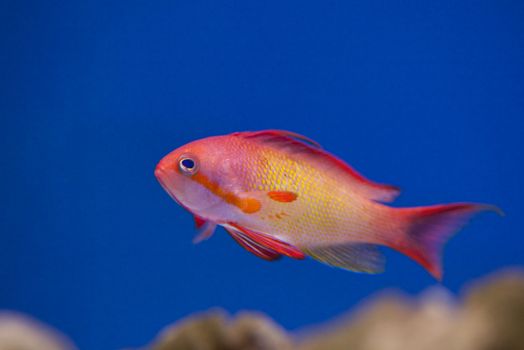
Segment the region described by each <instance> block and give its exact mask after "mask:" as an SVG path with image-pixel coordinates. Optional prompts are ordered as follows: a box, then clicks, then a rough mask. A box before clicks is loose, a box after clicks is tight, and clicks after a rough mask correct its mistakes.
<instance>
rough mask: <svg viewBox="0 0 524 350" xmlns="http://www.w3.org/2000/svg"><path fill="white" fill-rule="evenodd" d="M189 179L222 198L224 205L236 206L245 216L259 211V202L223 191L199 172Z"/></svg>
mask: <svg viewBox="0 0 524 350" xmlns="http://www.w3.org/2000/svg"><path fill="white" fill-rule="evenodd" d="M191 179H192V180H193V181H196V182H198V183H199V184H201V185H202V186H204V187H205V188H207V189H208V190H209V191H210V192H212V193H213V194H215V195H216V196H218V197H220V198H222V199H223V200H224V201H225V202H226V203H229V204H232V205H234V206H236V207H237V208H239V209H240V210H242V211H243V212H244V213H246V214H252V213H256V212H257V211H259V210H260V208H261V206H262V205H261V204H260V202H259V201H258V200H256V199H254V198H241V197H239V196H237V195H236V194H234V193H233V192H229V191H227V190H224V189H223V188H222V187H220V185H219V184H217V183H216V182H213V181H211V180H210V179H209V178H208V177H207V176H205V175H203V174H202V173H201V172H200V173H196V174H195V175H193V176H192V177H191Z"/></svg>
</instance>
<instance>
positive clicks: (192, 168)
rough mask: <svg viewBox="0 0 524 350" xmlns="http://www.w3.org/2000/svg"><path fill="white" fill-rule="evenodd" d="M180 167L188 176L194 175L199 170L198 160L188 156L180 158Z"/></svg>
mask: <svg viewBox="0 0 524 350" xmlns="http://www.w3.org/2000/svg"><path fill="white" fill-rule="evenodd" d="M178 167H179V168H180V171H181V172H182V173H184V174H186V175H193V174H194V173H196V172H197V170H198V166H197V162H196V160H195V159H194V158H191V157H187V156H185V157H182V158H180V160H179V161H178Z"/></svg>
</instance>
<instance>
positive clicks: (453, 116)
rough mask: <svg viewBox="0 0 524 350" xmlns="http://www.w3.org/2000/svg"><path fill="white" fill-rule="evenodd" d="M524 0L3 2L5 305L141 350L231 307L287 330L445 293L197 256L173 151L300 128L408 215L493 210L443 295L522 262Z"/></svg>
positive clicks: (1, 273)
mask: <svg viewBox="0 0 524 350" xmlns="http://www.w3.org/2000/svg"><path fill="white" fill-rule="evenodd" d="M523 18H524V3H523V2H521V1H504V2H498V1H476V2H473V1H471V2H470V1H444V2H434V1H427V2H424V1H411V2H402V3H396V2H392V1H361V2H356V1H322V2H315V3H313V2H311V3H308V2H304V1H287V2H284V1H263V2H254V1H252V2H249V1H233V2H216V1H184V2H183V1H167V0H166V1H155V2H150V1H120V2H106V1H89V2H75V1H72V2H59V1H45V2H31V1H29V2H22V1H2V2H1V3H0V19H1V20H0V26H1V31H0V33H1V47H0V49H1V51H0V63H1V68H0V69H1V72H2V73H1V79H0V89H1V90H0V133H1V137H0V147H1V148H0V149H1V150H2V151H1V155H2V161H1V164H2V166H1V175H0V176H1V181H0V193H1V197H0V198H2V205H1V210H0V308H1V309H6V308H7V309H14V310H19V311H22V312H25V313H28V314H31V315H33V316H35V317H37V318H39V319H41V320H43V321H44V322H47V323H50V324H51V325H53V326H55V327H57V328H59V329H61V330H62V331H64V332H65V333H66V334H68V335H69V336H70V337H71V338H72V339H73V340H74V341H75V342H76V343H77V344H78V345H79V346H80V347H81V348H82V349H114V348H119V347H124V346H139V345H143V344H145V343H146V342H147V341H148V340H150V339H151V338H152V337H153V336H154V335H155V334H156V333H157V331H158V330H159V329H160V328H162V327H164V326H165V325H167V324H168V323H170V322H172V321H174V320H177V319H179V318H181V317H184V316H186V315H188V314H190V313H192V312H194V311H197V310H206V309H208V308H210V307H214V306H220V307H223V308H225V309H227V310H229V311H231V312H235V311H237V310H240V309H255V310H260V311H263V312H266V313H268V314H269V315H270V316H271V317H273V318H275V319H276V320H277V321H278V322H280V323H282V324H283V325H284V326H285V327H286V328H288V329H297V328H300V327H301V326H304V325H310V324H313V323H317V322H321V321H324V320H327V319H329V318H331V317H333V316H336V315H338V314H340V313H342V312H344V311H346V310H347V309H349V308H351V307H353V306H354V305H356V304H357V303H359V302H360V301H361V300H363V299H365V298H366V297H368V296H369V295H371V294H373V293H374V292H376V291H378V290H382V289H383V288H390V287H398V288H401V289H403V290H405V291H406V292H408V293H417V292H418V291H420V290H423V289H424V288H426V287H428V286H431V285H433V284H435V283H436V282H435V281H434V280H433V279H432V278H431V277H430V276H429V275H428V274H427V273H426V272H425V271H423V269H422V268H421V267H419V266H418V265H417V264H415V263H414V262H412V261H411V260H409V259H408V258H406V257H404V256H401V255H400V254H396V253H394V252H388V253H387V257H388V266H387V270H386V272H385V273H384V274H382V275H376V276H368V275H361V274H354V273H350V272H345V271H342V270H338V269H331V268H329V267H327V266H325V265H322V264H319V263H316V262H314V261H311V260H307V261H301V262H297V261H291V260H289V259H284V260H282V261H280V262H277V263H268V262H265V261H262V260H259V259H257V258H256V257H254V256H252V255H251V254H249V253H247V252H245V251H244V250H242V249H241V248H240V247H239V246H238V245H237V244H235V243H234V242H233V241H232V239H231V238H230V237H227V235H226V234H225V232H224V231H222V230H220V231H219V232H218V233H217V234H216V235H215V237H213V238H212V239H211V240H209V241H207V242H205V243H202V244H201V245H198V246H193V245H192V244H191V239H192V237H193V234H194V230H193V223H192V219H191V216H190V215H189V214H188V213H186V212H185V211H184V210H183V209H182V208H180V207H179V206H177V205H176V203H174V202H173V201H172V200H171V199H170V198H169V197H168V195H167V194H166V193H165V192H164V191H163V190H162V188H161V187H160V186H159V185H158V183H157V182H156V179H155V178H154V176H153V169H154V166H155V164H156V162H157V161H158V160H159V159H160V158H161V157H162V156H163V155H165V154H166V153H167V152H169V151H171V150H172V149H174V148H176V147H178V146H180V145H182V144H184V143H186V142H188V141H191V140H194V139H198V138H201V137H206V136H210V135H216V134H224V133H230V132H233V131H241V130H258V129H265V128H279V129H289V130H293V131H296V132H300V133H302V134H305V135H307V136H309V137H311V138H313V139H315V140H317V141H318V142H320V143H321V144H322V145H323V146H324V147H325V148H326V149H327V150H329V151H331V152H333V153H335V154H337V155H338V156H340V157H341V158H343V159H345V160H347V161H348V162H349V163H350V164H352V165H353V166H354V167H355V168H356V169H358V170H359V171H361V172H362V173H363V174H365V175H366V176H368V177H370V178H371V179H374V180H376V181H380V182H385V183H391V184H395V185H398V186H400V187H402V189H403V193H402V195H401V196H400V197H399V198H398V200H397V201H396V202H395V205H398V206H413V205H427V204H434V203H440V202H452V201H479V202H487V203H493V204H496V205H498V206H500V207H501V208H503V209H504V210H505V212H506V214H507V216H506V217H504V218H500V217H498V216H496V215H495V214H492V213H486V214H482V215H480V216H478V217H477V218H475V219H474V220H473V221H472V223H471V224H470V225H469V226H468V227H467V228H465V229H464V230H463V231H462V232H461V233H460V234H458V235H457V236H456V237H455V238H453V239H452V240H451V241H450V243H449V244H448V246H447V248H446V250H445V259H444V264H445V278H444V285H445V286H446V287H448V288H450V290H452V291H455V292H456V291H459V290H460V289H461V288H462V286H464V285H467V284H468V282H469V281H471V280H472V279H475V278H478V277H480V276H483V275H485V274H488V273H490V272H493V271H496V270H498V269H500V268H502V267H505V266H508V265H523V264H524V235H523V233H522V232H523V227H524V220H523V214H522V213H523V210H524V205H523V201H522V195H523V190H522V179H523V176H524V156H523V153H524V147H523V140H522V137H523V136H522V135H523V131H524V121H523V120H524V83H523V82H524V64H523V62H524V21H523V20H522V19H523Z"/></svg>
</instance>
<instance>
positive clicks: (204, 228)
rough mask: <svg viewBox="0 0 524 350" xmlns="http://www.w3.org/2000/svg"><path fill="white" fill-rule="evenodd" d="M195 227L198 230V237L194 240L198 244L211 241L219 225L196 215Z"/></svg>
mask: <svg viewBox="0 0 524 350" xmlns="http://www.w3.org/2000/svg"><path fill="white" fill-rule="evenodd" d="M195 226H196V228H197V235H196V236H195V238H193V243H194V244H197V243H200V242H202V241H205V240H207V239H209V237H211V236H212V235H213V233H214V232H215V229H216V227H217V224H215V223H214V222H212V221H208V220H205V219H202V218H201V217H198V216H196V215H195Z"/></svg>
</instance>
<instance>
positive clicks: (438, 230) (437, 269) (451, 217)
mask: <svg viewBox="0 0 524 350" xmlns="http://www.w3.org/2000/svg"><path fill="white" fill-rule="evenodd" d="M395 210H396V211H398V214H400V216H401V217H402V218H403V220H402V221H403V225H402V229H403V231H404V232H403V235H402V238H400V239H398V237H396V238H397V239H396V240H394V241H392V243H391V244H390V246H391V248H394V249H396V250H398V251H400V252H401V253H403V254H405V255H407V256H409V257H410V258H412V259H413V260H415V261H416V262H418V263H419V264H420V265H422V266H423V267H424V268H425V269H426V270H427V271H428V272H429V273H430V274H431V275H432V276H433V277H435V278H436V279H437V280H439V281H440V280H442V263H441V252H442V248H443V246H444V243H446V241H447V240H448V239H449V238H450V237H451V236H452V235H453V234H454V233H455V232H457V231H458V230H459V229H460V228H461V227H462V226H464V224H466V223H467V221H468V220H469V219H470V218H471V217H472V216H473V215H474V214H476V213H478V212H481V211H494V212H497V213H498V214H500V215H503V213H502V211H501V210H500V209H499V208H497V207H495V206H493V205H487V204H475V203H454V204H444V205H433V206H428V207H415V208H399V209H395Z"/></svg>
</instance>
